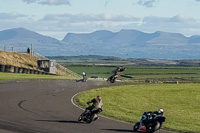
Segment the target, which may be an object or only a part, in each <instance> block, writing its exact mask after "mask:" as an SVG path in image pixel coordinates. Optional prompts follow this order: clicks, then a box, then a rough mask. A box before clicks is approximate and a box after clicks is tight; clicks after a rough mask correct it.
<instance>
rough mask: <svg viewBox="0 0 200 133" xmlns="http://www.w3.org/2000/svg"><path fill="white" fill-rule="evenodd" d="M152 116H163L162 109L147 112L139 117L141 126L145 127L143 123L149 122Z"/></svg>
mask: <svg viewBox="0 0 200 133" xmlns="http://www.w3.org/2000/svg"><path fill="white" fill-rule="evenodd" d="M154 115H157V116H158V115H159V116H164V110H163V109H162V108H159V109H158V110H157V111H153V112H152V111H149V112H144V113H143V115H142V116H141V122H142V124H144V125H145V123H146V122H147V121H148V120H149V119H152V117H153V116H154Z"/></svg>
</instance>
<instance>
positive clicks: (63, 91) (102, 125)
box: [0, 80, 169, 133]
mask: <svg viewBox="0 0 200 133" xmlns="http://www.w3.org/2000/svg"><path fill="white" fill-rule="evenodd" d="M120 84H121V83H116V84H111V83H107V82H106V81H95V80H94V81H87V82H76V81H75V80H38V81H26V82H8V83H0V101H1V102H0V133H16V132H18V133H128V132H133V130H132V128H133V125H132V124H128V123H124V122H119V121H115V120H112V119H107V118H104V117H100V119H99V120H97V121H95V122H92V123H90V124H86V123H84V122H78V121H77V119H78V117H79V115H80V114H81V113H82V112H83V110H81V109H79V108H77V107H76V106H74V104H73V103H72V102H71V98H72V97H73V96H74V95H75V94H77V93H78V92H81V91H84V90H89V89H94V88H101V87H106V86H111V85H120ZM104 102H105V101H104ZM159 133H169V132H168V131H163V130H161V131H159Z"/></svg>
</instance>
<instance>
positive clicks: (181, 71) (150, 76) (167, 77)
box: [67, 66, 200, 83]
mask: <svg viewBox="0 0 200 133" xmlns="http://www.w3.org/2000/svg"><path fill="white" fill-rule="evenodd" d="M67 68H69V69H71V70H72V71H74V72H76V73H78V74H81V73H82V72H83V71H84V72H86V73H87V75H88V77H90V76H98V77H100V78H108V77H110V76H111V75H112V71H113V70H115V68H116V67H114V66H110V67H109V66H67ZM123 75H126V76H129V77H133V78H124V77H120V79H123V80H129V81H139V82H145V81H146V80H157V81H160V82H176V81H179V82H189V83H200V67H163V66H149V67H146V66H126V70H125V71H124V72H123Z"/></svg>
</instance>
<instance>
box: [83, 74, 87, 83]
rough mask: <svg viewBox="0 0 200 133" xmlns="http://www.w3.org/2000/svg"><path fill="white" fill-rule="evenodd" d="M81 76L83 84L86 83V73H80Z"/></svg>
mask: <svg viewBox="0 0 200 133" xmlns="http://www.w3.org/2000/svg"><path fill="white" fill-rule="evenodd" d="M82 75H83V82H86V81H87V76H86V73H85V72H83V73H82Z"/></svg>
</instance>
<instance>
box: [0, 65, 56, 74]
mask: <svg viewBox="0 0 200 133" xmlns="http://www.w3.org/2000/svg"><path fill="white" fill-rule="evenodd" d="M0 72H9V73H24V74H43V75H55V74H51V73H48V72H44V71H40V70H34V69H27V68H23V67H16V66H12V65H3V64H0Z"/></svg>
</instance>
